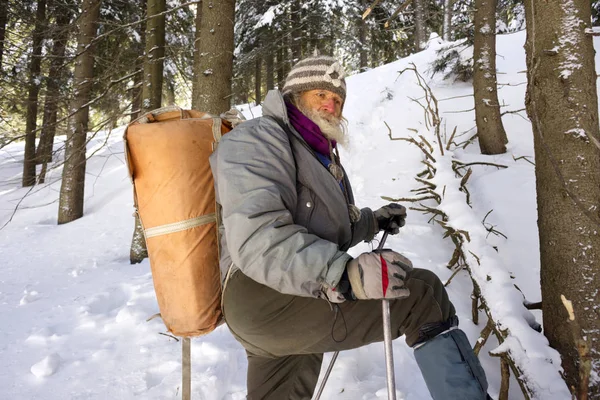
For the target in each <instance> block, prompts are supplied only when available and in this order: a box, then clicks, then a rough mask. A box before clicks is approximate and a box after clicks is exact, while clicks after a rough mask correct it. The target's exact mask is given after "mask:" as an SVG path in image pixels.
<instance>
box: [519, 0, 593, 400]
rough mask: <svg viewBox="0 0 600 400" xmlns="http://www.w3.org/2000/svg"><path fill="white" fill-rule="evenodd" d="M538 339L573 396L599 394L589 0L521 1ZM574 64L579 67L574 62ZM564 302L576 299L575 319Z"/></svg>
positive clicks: (591, 55)
mask: <svg viewBox="0 0 600 400" xmlns="http://www.w3.org/2000/svg"><path fill="white" fill-rule="evenodd" d="M525 6H526V15H527V18H526V19H527V42H526V46H525V48H526V53H527V82H528V84H527V99H526V106H527V113H528V115H529V118H530V120H531V123H532V128H533V133H534V135H533V137H534V148H535V175H536V188H537V206H538V228H539V237H540V253H541V271H540V277H541V289H542V311H543V314H544V333H545V335H546V337H547V338H548V340H549V342H550V345H551V346H552V347H554V348H555V349H557V350H558V351H559V352H560V354H561V356H562V366H563V368H564V372H565V376H566V381H567V384H568V385H569V387H571V388H572V389H573V396H574V398H578V399H587V398H589V399H597V398H600V386H599V385H598V384H597V382H594V379H593V378H591V377H590V375H591V376H592V377H597V376H599V375H600V352H599V351H598V348H599V347H598V343H600V318H598V294H597V293H598V288H599V287H600V250H599V249H600V235H598V230H599V229H600V218H599V207H598V206H599V203H600V132H599V127H598V95H597V91H596V80H597V77H596V70H595V63H594V46H593V42H592V37H591V36H590V35H588V34H587V33H586V30H587V29H589V28H590V22H591V7H590V2H589V1H588V0H564V1H560V2H558V1H556V2H537V1H530V0H528V1H526V2H525ZM573 60H576V62H573ZM562 298H565V299H566V300H569V301H571V302H572V305H573V311H574V319H573V316H570V314H569V313H568V312H567V309H566V308H565V305H564V303H563V301H562Z"/></svg>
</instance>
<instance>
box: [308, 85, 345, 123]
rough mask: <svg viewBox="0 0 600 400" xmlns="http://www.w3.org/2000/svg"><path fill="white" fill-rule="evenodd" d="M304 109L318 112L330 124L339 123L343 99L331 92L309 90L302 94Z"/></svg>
mask: <svg viewBox="0 0 600 400" xmlns="http://www.w3.org/2000/svg"><path fill="white" fill-rule="evenodd" d="M300 102H301V103H302V105H303V107H304V108H306V109H309V110H311V111H313V112H317V113H318V114H319V115H320V116H321V117H323V118H325V119H327V120H328V121H329V122H339V120H340V118H341V116H342V98H341V97H340V96H339V95H337V94H336V93H333V92H330V91H329V90H323V89H316V90H307V91H306V92H302V93H301V94H300Z"/></svg>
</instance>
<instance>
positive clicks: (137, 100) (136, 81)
mask: <svg viewBox="0 0 600 400" xmlns="http://www.w3.org/2000/svg"><path fill="white" fill-rule="evenodd" d="M138 2H139V4H140V8H141V9H142V10H141V12H140V15H141V17H142V18H144V17H145V16H146V2H147V0H138ZM135 30H136V32H137V34H138V37H139V38H140V42H138V43H135V44H134V48H135V49H136V52H138V57H137V59H136V60H135V71H136V72H137V74H136V75H135V76H134V77H133V88H132V89H131V116H130V119H129V121H130V122H131V121H134V120H136V119H137V117H139V116H140V112H141V111H142V91H143V87H142V85H143V83H144V61H145V54H144V53H145V49H146V21H144V22H142V23H140V24H138V25H137V26H136V27H135Z"/></svg>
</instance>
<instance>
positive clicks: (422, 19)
mask: <svg viewBox="0 0 600 400" xmlns="http://www.w3.org/2000/svg"><path fill="white" fill-rule="evenodd" d="M426 1H427V0H414V1H413V8H414V10H415V48H416V49H417V51H421V50H423V49H424V48H425V46H426V45H427V37H426V36H427V27H426V26H425V23H426V6H425V2H426Z"/></svg>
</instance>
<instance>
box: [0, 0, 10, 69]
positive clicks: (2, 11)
mask: <svg viewBox="0 0 600 400" xmlns="http://www.w3.org/2000/svg"><path fill="white" fill-rule="evenodd" d="M7 23H8V0H0V70H1V68H2V56H3V55H4V38H5V36H6V24H7Z"/></svg>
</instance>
